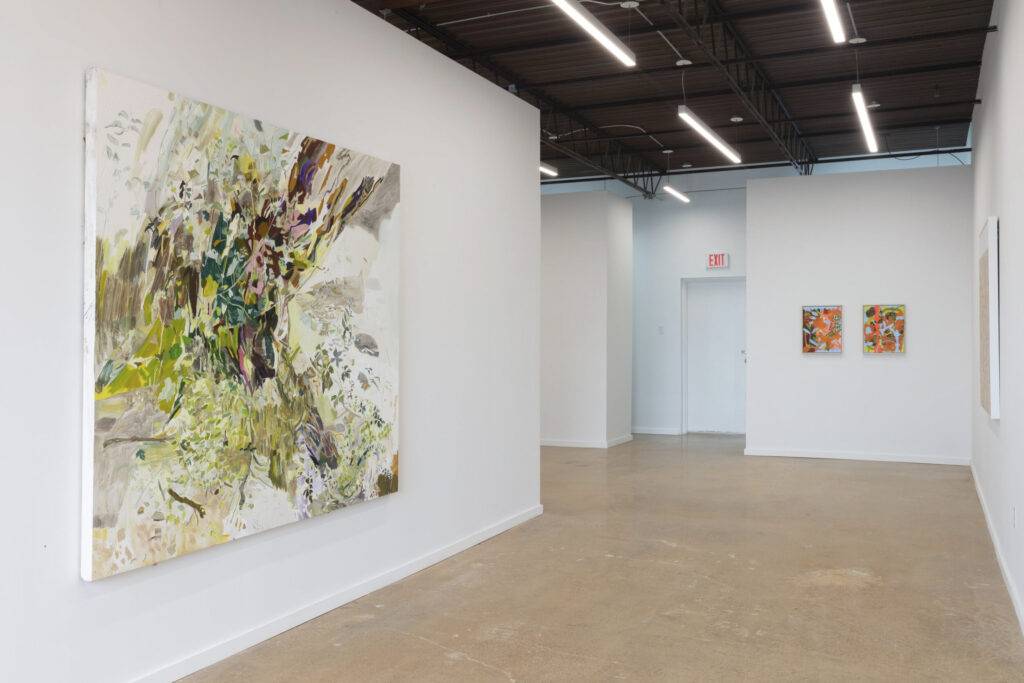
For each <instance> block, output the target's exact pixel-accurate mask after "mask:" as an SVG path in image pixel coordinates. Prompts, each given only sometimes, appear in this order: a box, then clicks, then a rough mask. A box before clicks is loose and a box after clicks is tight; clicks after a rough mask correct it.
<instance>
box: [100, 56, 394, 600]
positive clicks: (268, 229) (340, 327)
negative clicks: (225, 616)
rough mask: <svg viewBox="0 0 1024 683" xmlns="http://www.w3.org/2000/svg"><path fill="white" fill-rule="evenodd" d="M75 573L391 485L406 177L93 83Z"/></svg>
mask: <svg viewBox="0 0 1024 683" xmlns="http://www.w3.org/2000/svg"><path fill="white" fill-rule="evenodd" d="M86 108H87V142H86V159H87V170H86V184H87V187H86V264H87V267H86V305H85V330H86V334H85V347H86V348H85V350H86V354H85V355H86V359H85V392H86V396H85V421H84V430H85V448H84V452H85V457H84V467H83V471H84V487H83V488H84V493H83V507H84V515H83V517H84V518H83V552H82V576H83V577H84V578H86V579H88V580H92V579H97V578H102V577H106V576H110V575H112V574H117V573H119V572H124V571H127V570H130V569H134V568H137V567H142V566H145V565H150V564H153V563H156V562H160V561H163V560H166V559H169V558H173V557H177V556H179V555H184V554H186V553H190V552H192V551H195V550H199V549H201V548H206V547H209V546H212V545H216V544H219V543H224V542H227V541H231V540H234V539H238V538H240V537H243V536H248V535H250V534H254V533H258V532H260V531H263V530H266V529H270V528H272V527H276V526H279V525H282V524H286V523H289V522H293V521H297V520H302V519H306V518H309V517H314V516H317V515H322V514H325V513H328V512H331V511H332V510H336V509H338V508H341V507H344V506H347V505H350V504H352V503H356V502H359V501H365V500H368V499H371V498H377V497H379V496H383V495H386V494H388V493H391V492H394V491H396V490H397V488H398V276H399V230H398V202H399V167H398V166H397V165H396V164H393V163H390V162H387V161H383V160H381V159H377V158H374V157H372V156H368V155H366V154H361V153H359V152H356V151H353V150H351V149H346V148H344V147H340V146H337V145H334V144H331V143H329V142H324V141H323V140H318V139H316V138H313V137H309V136H306V135H302V134H299V133H294V132H291V131H288V130H284V129H282V128H278V127H275V126H272V125H270V124H268V123H265V122H263V121H261V120H259V119H253V118H249V117H247V116H243V115H241V114H236V113H232V112H230V111H226V110H224V109H219V108H217V107H214V106H211V105H209V104H206V103H203V102H198V101H196V100H192V99H189V98H187V97H182V96H181V95H177V94H175V93H171V92H167V91H166V90H161V89H158V88H154V87H150V86H148V85H144V84H141V83H138V82H135V81H132V80H129V79H126V78H122V77H119V76H116V75H113V74H110V73H107V72H104V71H98V70H94V71H91V72H90V73H89V75H88V78H87V107H86Z"/></svg>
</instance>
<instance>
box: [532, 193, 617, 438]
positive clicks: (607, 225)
mask: <svg viewBox="0 0 1024 683" xmlns="http://www.w3.org/2000/svg"><path fill="white" fill-rule="evenodd" d="M541 213H542V224H543V227H542V233H543V238H542V241H543V249H542V253H543V256H542V261H543V277H542V286H541V293H542V303H541V312H542V314H541V441H542V443H544V444H545V445H549V446H570V447H583V448H607V447H609V446H614V445H616V444H619V443H623V442H625V441H628V440H629V439H630V438H632V437H631V433H630V414H631V407H630V406H631V398H632V363H633V209H632V206H631V204H630V202H629V201H627V200H625V199H622V198H621V197H617V196H615V195H613V194H610V193H607V192H581V193H576V194H558V195H551V196H547V197H544V198H543V200H542V202H541Z"/></svg>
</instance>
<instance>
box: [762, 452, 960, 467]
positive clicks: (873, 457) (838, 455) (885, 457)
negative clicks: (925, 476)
mask: <svg viewBox="0 0 1024 683" xmlns="http://www.w3.org/2000/svg"><path fill="white" fill-rule="evenodd" d="M743 455H764V456H771V457H779V458H824V459H829V460H867V461H871V462H911V463H919V464H922V465H963V466H965V467H966V466H967V465H970V464H971V459H970V458H967V457H964V458H958V457H950V456H947V455H919V454H916V453H868V452H858V451H808V450H800V449H798V448H786V449H781V448H744V449H743Z"/></svg>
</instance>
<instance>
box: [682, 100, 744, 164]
mask: <svg viewBox="0 0 1024 683" xmlns="http://www.w3.org/2000/svg"><path fill="white" fill-rule="evenodd" d="M679 118H681V119H682V120H683V122H684V123H685V124H686V125H688V126H689V127H690V128H693V129H694V130H695V131H697V132H698V133H699V134H700V135H701V137H703V138H704V139H705V140H707V141H708V142H710V143H711V144H712V145H714V146H715V148H716V149H717V150H718V151H719V152H721V153H722V154H724V155H725V158H727V159H728V160H729V161H731V162H732V163H734V164H738V163H740V162H742V161H743V160H742V159H741V158H740V155H739V153H738V152H737V151H736V150H735V149H733V148H732V147H730V146H729V143H727V142H726V141H725V140H723V139H722V138H721V137H720V136H719V135H718V133H716V132H715V131H713V130H711V129H710V128H708V126H707V124H705V123H704V122H703V121H701V120H700V117H699V116H697V115H696V114H694V113H693V110H692V109H690V108H689V107H687V106H686V105H685V104H682V105H679Z"/></svg>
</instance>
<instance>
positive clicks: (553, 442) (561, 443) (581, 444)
mask: <svg viewBox="0 0 1024 683" xmlns="http://www.w3.org/2000/svg"><path fill="white" fill-rule="evenodd" d="M632 440H633V435H632V434H625V435H623V436H618V437H615V438H614V439H611V440H609V441H566V440H564V439H541V440H540V445H541V446H554V447H555V448H611V447H612V446H618V445H619V444H624V443H626V442H627V441H632Z"/></svg>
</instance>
